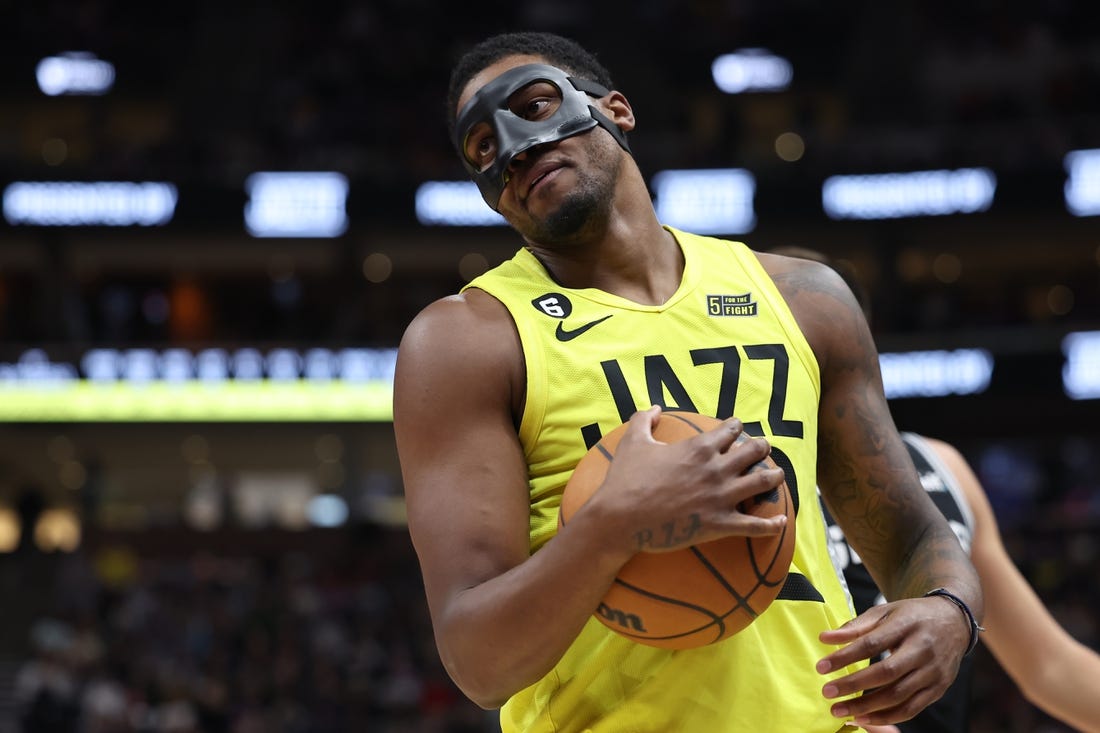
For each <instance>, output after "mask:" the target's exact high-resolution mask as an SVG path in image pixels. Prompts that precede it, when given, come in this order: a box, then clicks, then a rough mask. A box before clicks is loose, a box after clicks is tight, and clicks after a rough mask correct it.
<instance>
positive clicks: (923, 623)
mask: <svg viewBox="0 0 1100 733" xmlns="http://www.w3.org/2000/svg"><path fill="white" fill-rule="evenodd" d="M760 259H761V261H762V262H763V263H764V265H765V267H766V268H767V269H768V271H769V272H770V273H771V275H772V277H773V279H774V280H775V282H776V284H777V285H778V286H779V288H780V290H781V292H782V293H783V295H784V297H785V298H786V299H787V302H788V303H789V304H790V306H791V309H792V312H793V313H794V315H795V318H796V319H797V320H798V323H799V325H800V326H801V328H802V330H803V333H805V335H806V338H807V340H808V341H809V342H810V346H811V347H812V348H813V350H814V353H815V355H816V356H817V359H818V365H819V367H820V370H821V403H820V410H819V416H820V421H819V435H818V483H819V486H820V487H821V492H822V497H823V498H824V500H825V502H826V504H827V505H828V507H829V510H830V512H831V513H832V514H833V516H834V517H835V518H836V520H837V522H838V523H839V524H840V526H841V528H842V529H843V530H844V534H845V537H846V538H847V540H848V542H849V544H851V545H852V547H853V548H854V549H855V550H856V552H858V553H859V555H860V556H861V557H862V558H863V561H864V564H865V565H866V566H867V569H868V570H869V571H870V573H871V575H872V576H873V577H874V579H875V582H876V583H877V584H878V586H879V587H880V588H881V589H882V590H883V593H884V595H885V596H886V597H887V599H889V600H891V601H899V602H898V603H894V604H889V605H887V606H883V607H876V608H874V609H870V610H868V611H867V612H865V613H864V614H862V615H861V616H860V617H859V618H858V619H856V620H855V621H854V622H852V623H850V624H848V625H847V626H846V627H844V628H843V629H841V630H837V631H828V632H825V633H823V634H822V637H821V638H822V640H823V641H826V642H827V643H835V644H847V646H846V647H844V648H842V649H841V650H839V651H838V652H835V653H834V654H832V655H830V656H829V657H828V658H827V659H826V660H822V666H821V668H823V671H825V670H827V669H830V668H835V665H836V664H848V663H851V662H854V661H858V660H860V659H868V658H871V657H873V656H874V655H876V654H878V653H881V652H883V651H890V652H891V654H890V657H888V658H887V659H886V660H884V661H883V662H880V663H878V664H874V665H871V667H870V668H869V669H867V670H863V671H861V672H857V673H855V674H853V675H850V676H849V677H848V678H845V679H844V680H843V681H842V683H841V684H839V685H837V686H836V687H835V689H834V688H827V692H826V694H827V695H829V696H836V695H837V694H838V693H839V694H844V693H845V692H854V691H858V690H867V689H869V688H872V687H879V686H883V689H879V690H876V691H874V692H871V693H865V694H864V695H863V697H862V698H860V699H859V700H858V701H855V702H851V703H850V704H848V705H847V707H849V708H850V709H851V710H852V711H853V712H855V713H856V714H857V716H859V715H861V714H863V715H864V719H863V720H862V721H861V722H867V723H891V722H898V721H900V720H905V719H907V718H908V717H912V715H915V714H916V713H917V712H919V711H920V709H922V708H923V707H924V706H926V705H928V704H929V703H930V702H932V701H933V700H935V699H937V698H938V697H939V696H940V695H942V694H943V690H944V689H946V687H947V685H948V684H950V682H951V681H952V680H953V679H954V677H955V674H957V671H958V662H959V660H960V659H961V656H962V653H963V651H964V650H965V648H966V643H967V640H968V639H969V627H968V624H967V623H966V622H965V619H964V618H963V616H962V614H961V613H960V611H959V609H958V608H956V607H954V605H953V604H951V603H949V602H948V601H946V600H945V599H942V598H923V597H922V596H923V595H924V593H926V592H927V591H929V590H931V589H933V588H937V587H941V586H942V587H946V588H948V589H949V590H950V591H951V592H953V593H954V594H955V595H957V596H959V597H960V598H962V599H963V600H964V601H965V602H966V603H967V604H968V605H969V606H970V607H971V609H972V610H973V611H974V613H975V615H976V616H977V618H978V619H981V617H982V593H981V587H980V585H979V583H978V578H977V574H976V572H975V571H974V568H973V566H972V565H971V563H970V560H969V559H968V558H967V556H966V553H965V552H964V551H963V549H962V547H961V546H960V545H959V542H958V540H957V538H956V537H955V535H954V533H953V532H952V531H951V528H950V526H949V525H948V523H947V521H946V519H944V517H943V515H942V514H940V513H939V511H937V509H936V507H935V504H933V502H932V501H931V499H930V498H929V497H928V496H927V494H926V493H925V491H924V490H923V489H922V488H921V486H920V483H919V477H918V475H917V472H916V470H915V468H914V466H913V463H912V460H911V459H910V458H909V455H908V452H907V451H906V449H905V446H904V444H903V443H902V441H901V437H900V436H899V435H898V433H897V429H896V428H895V426H894V422H893V418H892V416H891V414H890V410H889V406H888V404H887V402H886V397H885V394H884V392H883V387H882V377H881V374H880V371H879V365H878V352H877V349H876V348H875V345H874V341H873V340H872V338H871V334H870V330H869V329H868V327H867V322H866V320H865V319H864V317H863V314H862V311H861V310H860V308H859V306H858V304H857V303H856V300H855V298H854V296H853V295H852V293H851V291H850V290H849V289H848V287H847V285H845V284H844V282H843V280H842V279H841V278H840V276H839V275H838V274H837V273H836V272H835V271H834V270H832V269H831V268H829V267H827V266H826V265H822V264H820V263H817V262H811V261H807V260H801V259H793V258H785V257H777V256H773V255H760ZM907 599H914V600H907ZM945 650H951V652H952V653H947V654H945ZM907 676H908V677H910V679H905V678H906V677H907ZM914 688H916V689H914ZM866 715H871V716H872V717H870V718H867V717H866ZM857 720H860V718H859V717H857Z"/></svg>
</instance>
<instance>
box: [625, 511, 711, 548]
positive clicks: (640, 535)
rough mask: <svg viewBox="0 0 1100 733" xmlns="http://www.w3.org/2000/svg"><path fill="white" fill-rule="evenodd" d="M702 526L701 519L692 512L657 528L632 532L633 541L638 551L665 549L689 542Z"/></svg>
mask: <svg viewBox="0 0 1100 733" xmlns="http://www.w3.org/2000/svg"><path fill="white" fill-rule="evenodd" d="M702 528H703V520H702V518H701V517H700V516H699V515H698V514H697V513H693V514H690V515H688V516H687V517H685V518H684V519H679V520H673V521H671V522H665V523H664V524H662V525H661V526H660V527H658V528H657V529H643V530H641V531H639V532H636V533H635V534H634V541H635V544H636V545H637V548H638V551H639V552H640V551H643V550H667V549H668V548H670V547H676V546H678V545H683V544H686V543H690V542H691V540H692V539H693V538H694V537H695V536H696V535H698V534H699V531H700V530H701V529H702Z"/></svg>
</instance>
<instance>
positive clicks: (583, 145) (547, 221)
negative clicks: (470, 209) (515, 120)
mask: <svg viewBox="0 0 1100 733" xmlns="http://www.w3.org/2000/svg"><path fill="white" fill-rule="evenodd" d="M532 63H546V61H545V60H544V59H542V58H540V57H537V56H529V55H524V56H510V57H507V58H505V59H501V60H500V61H497V62H496V63H494V64H492V65H490V66H488V67H486V68H485V69H484V70H483V71H481V72H480V73H479V74H477V75H476V76H474V77H473V78H472V79H471V80H470V82H469V83H468V84H467V85H466V87H465V89H464V90H463V93H462V95H461V96H460V98H459V101H458V109H460V110H461V109H462V108H463V107H464V106H465V104H466V103H467V102H468V101H469V100H470V98H471V97H473V95H474V94H476V93H477V91H478V90H479V89H481V88H482V87H483V86H485V85H486V84H488V83H489V82H491V81H492V80H493V79H495V78H497V77H498V76H500V75H501V74H503V73H504V72H506V71H508V70H510V69H513V68H516V67H518V66H522V65H525V64H532ZM561 101H562V93H561V90H560V89H559V88H558V87H557V86H556V85H555V84H553V83H550V82H548V81H544V80H537V81H533V82H531V83H530V84H528V85H526V86H523V87H521V88H520V89H518V90H516V91H515V92H513V93H512V95H511V96H510V97H509V98H508V108H509V109H510V110H511V112H512V113H513V114H515V115H517V116H519V117H522V118H524V119H527V120H532V121H538V120H543V119H546V118H548V117H550V116H552V115H554V114H555V113H556V112H557V111H558V108H559V106H560V105H561ZM593 103H597V100H593ZM462 153H463V155H464V156H465V157H466V160H467V161H468V162H469V163H470V165H471V166H473V167H474V168H475V169H477V170H485V169H487V168H488V167H489V166H491V165H492V164H493V162H494V160H495V156H496V154H497V140H496V135H495V133H494V130H493V128H492V127H491V125H490V124H489V123H488V122H479V123H477V124H476V125H474V126H473V127H471V128H470V131H469V133H468V134H467V135H466V136H465V139H464V141H463V146H462ZM622 155H623V151H622V148H621V147H620V146H619V144H618V143H616V142H615V140H614V139H613V138H612V137H611V136H610V135H609V134H607V132H606V131H604V130H602V129H599V128H592V129H590V130H588V131H587V132H583V133H581V134H577V135H573V136H570V137H566V138H564V139H562V140H557V141H554V142H547V143H543V144H540V145H536V146H534V147H531V148H529V149H527V150H525V151H523V152H521V153H519V154H518V155H516V156H515V157H514V158H513V159H512V160H511V162H510V163H509V164H508V167H507V170H506V174H505V178H506V183H505V184H504V187H503V190H502V191H501V195H500V200H499V202H498V204H497V210H498V211H500V213H501V214H502V215H503V216H504V217H505V219H507V220H508V222H509V223H510V224H511V225H512V226H513V227H514V228H515V229H516V230H517V231H518V232H519V233H520V234H522V235H523V236H524V238H525V239H527V240H528V241H531V242H537V243H543V244H552V243H556V242H566V241H569V240H573V239H580V238H583V237H584V235H585V233H588V232H598V231H599V229H600V228H601V227H603V226H604V225H605V224H606V220H607V218H608V216H609V215H610V211H611V205H612V200H613V196H614V192H615V187H616V183H617V181H618V178H619V172H620V169H621V167H622Z"/></svg>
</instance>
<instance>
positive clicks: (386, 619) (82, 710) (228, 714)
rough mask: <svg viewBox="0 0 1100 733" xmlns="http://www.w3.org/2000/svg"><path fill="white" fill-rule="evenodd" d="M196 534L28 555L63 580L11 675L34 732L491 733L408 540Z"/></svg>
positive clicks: (27, 730)
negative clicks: (230, 546) (250, 550)
mask: <svg viewBox="0 0 1100 733" xmlns="http://www.w3.org/2000/svg"><path fill="white" fill-rule="evenodd" d="M194 540H195V541H193V542H192V543H191V546H189V547H179V548H177V549H176V550H174V551H173V552H171V553H169V554H159V553H158V554H156V555H149V554H147V553H142V552H141V551H140V549H139V548H138V547H133V546H126V545H121V544H113V543H112V544H106V545H103V546H101V547H99V548H98V549H95V548H92V549H87V550H82V551H80V552H76V553H72V554H67V555H57V556H53V557H49V556H40V557H38V558H36V559H28V558H26V557H24V558H23V563H24V567H26V563H28V562H29V563H30V564H31V565H33V566H34V567H36V568H37V569H38V570H39V571H43V570H46V567H47V565H49V566H51V567H50V569H49V571H48V573H47V574H48V576H49V577H51V578H52V581H50V582H47V583H45V584H44V586H45V587H44V591H45V592H44V593H42V594H41V596H40V598H39V599H38V603H39V613H38V614H37V615H36V617H35V620H34V621H33V623H32V624H31V625H30V628H29V638H28V639H27V641H28V642H29V644H28V653H27V656H26V657H25V658H23V659H21V660H20V661H19V664H18V666H17V667H16V668H15V669H14V677H13V679H12V680H5V681H4V683H5V684H11V685H12V695H13V697H14V703H15V705H14V710H15V717H17V719H18V722H19V730H20V731H22V733H343V732H345V731H348V732H350V731H378V732H379V733H479V732H480V731H485V730H490V728H488V727H487V726H488V725H489V724H490V723H492V720H491V719H490V718H489V717H487V715H488V714H487V713H485V712H483V711H481V710H480V709H478V708H476V706H474V705H473V704H472V703H470V702H469V701H467V700H466V699H465V698H464V697H463V696H462V695H461V693H459V692H458V691H457V690H456V688H454V686H453V684H452V683H451V682H450V680H449V679H448V678H447V676H446V674H445V672H444V671H443V669H442V666H441V664H440V662H439V658H438V655H437V653H436V651H435V647H434V641H433V638H432V634H431V627H430V624H429V621H428V619H427V611H426V606H425V603H424V599H423V590H422V588H421V587H420V585H419V583H418V580H417V578H418V574H417V569H416V565H415V562H416V561H415V557H414V555H413V553H412V550H411V547H410V546H409V543H408V537H407V534H406V533H405V532H403V531H393V530H380V529H378V530H370V529H365V530H364V531H362V532H359V533H355V537H354V539H350V540H349V542H347V543H346V544H345V546H344V547H343V548H342V551H341V553H339V554H331V553H318V552H315V551H309V550H300V551H290V550H288V551H282V552H277V553H274V554H270V555H256V554H247V553H244V552H242V553H240V554H220V553H211V552H210V551H207V550H203V549H201V539H200V538H199V537H195V538H194ZM245 544H247V543H245ZM9 571H10V568H9ZM31 598H32V599H33V598H34V595H33V594H31ZM28 602H29V603H31V604H33V603H34V600H30V601H28V599H24V600H23V601H22V603H24V604H26V603H28Z"/></svg>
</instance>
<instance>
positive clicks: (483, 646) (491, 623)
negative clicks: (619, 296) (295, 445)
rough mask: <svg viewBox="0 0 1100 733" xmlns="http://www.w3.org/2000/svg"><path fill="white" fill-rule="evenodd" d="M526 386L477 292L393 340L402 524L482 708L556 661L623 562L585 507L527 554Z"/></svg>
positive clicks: (493, 312)
mask: <svg viewBox="0 0 1100 733" xmlns="http://www.w3.org/2000/svg"><path fill="white" fill-rule="evenodd" d="M523 388H524V380H523V357H522V352H521V349H520V345H519V338H518V335H517V334H516V331H515V327H514V325H513V324H512V321H511V319H510V317H509V316H508V314H507V311H506V310H505V309H504V307H503V306H502V305H501V304H500V303H499V302H497V301H496V300H494V299H493V298H491V297H489V296H488V295H486V294H485V293H483V292H481V291H468V292H467V293H466V294H464V295H460V296H454V297H451V298H448V299H445V300H441V301H438V302H437V303H435V304H433V305H431V306H429V307H428V308H427V309H425V310H424V311H423V312H422V313H421V314H420V315H419V316H418V317H417V318H416V319H415V320H414V321H413V323H412V324H411V325H410V326H409V328H408V330H407V331H406V333H405V336H404V338H403V339H402V342H401V346H400V349H399V352H398V360H397V373H396V376H395V382H394V431H395V435H396V438H397V447H398V453H399V456H400V460H401V470H402V476H403V479H404V484H405V495H406V501H407V504H408V517H409V531H410V533H411V536H412V539H413V542H414V545H415V547H416V551H417V555H418V558H419V561H420V565H421V571H422V574H423V576H424V584H425V590H426V593H427V599H428V606H429V610H430V612H431V616H432V622H433V626H434V630H435V635H436V642H437V646H438V648H439V652H440V657H441V659H442V661H443V663H444V665H445V666H446V668H447V671H448V672H449V674H450V675H451V677H452V678H453V679H454V680H455V683H456V684H457V685H458V686H459V687H460V688H461V689H462V690H463V692H465V693H466V694H467V695H468V696H469V697H470V698H471V699H472V700H474V701H475V702H477V703H478V704H479V705H482V706H483V707H486V708H490V707H498V706H499V705H501V704H502V703H503V702H504V701H505V700H506V699H507V698H508V697H509V696H510V695H511V694H513V693H515V692H516V691H518V690H520V689H522V688H523V687H525V686H527V685H529V684H531V683H533V682H534V681H536V680H537V679H539V678H540V677H541V676H542V675H543V674H545V673H546V672H547V671H548V670H549V669H550V668H551V667H552V666H553V664H554V663H555V662H556V661H557V660H558V659H559V658H560V657H561V655H562V654H563V653H564V651H565V650H566V649H567V648H568V646H569V644H570V643H571V642H572V641H573V639H574V638H575V637H576V636H577V634H578V633H579V632H580V630H581V627H582V626H583V625H584V623H585V621H586V620H587V619H588V617H589V615H590V614H591V613H592V611H593V609H594V608H595V607H596V606H597V604H598V603H599V601H600V599H601V598H602V596H603V594H604V592H605V591H606V588H607V587H609V586H610V584H611V581H612V579H613V578H614V576H615V573H616V572H617V570H618V568H619V567H621V565H622V563H623V562H624V561H625V557H610V556H609V555H608V553H606V552H605V551H604V550H603V548H601V547H600V545H599V543H598V542H596V541H588V539H591V538H595V537H597V533H596V532H593V531H592V527H591V526H590V525H589V524H588V522H587V521H586V519H585V517H586V516H587V515H586V513H584V512H582V513H580V514H579V515H578V517H577V518H576V521H574V522H570V526H569V528H568V530H567V531H569V532H570V533H571V534H573V535H575V536H576V539H575V540H574V541H569V542H551V543H549V545H547V546H546V547H545V548H544V549H543V550H542V551H540V552H539V553H537V554H536V555H535V556H534V557H531V556H530V553H529V549H528V547H529V544H528V523H529V497H528V488H527V466H526V463H525V461H524V456H523V451H522V449H521V447H520V444H519V440H518V437H517V432H516V426H515V421H516V420H517V419H518V409H519V405H520V404H521V400H522V391H523Z"/></svg>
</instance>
